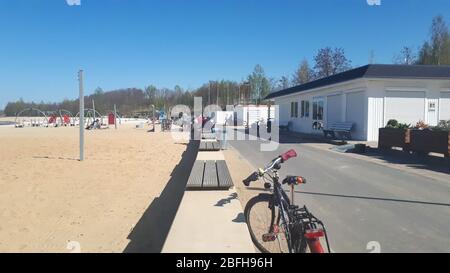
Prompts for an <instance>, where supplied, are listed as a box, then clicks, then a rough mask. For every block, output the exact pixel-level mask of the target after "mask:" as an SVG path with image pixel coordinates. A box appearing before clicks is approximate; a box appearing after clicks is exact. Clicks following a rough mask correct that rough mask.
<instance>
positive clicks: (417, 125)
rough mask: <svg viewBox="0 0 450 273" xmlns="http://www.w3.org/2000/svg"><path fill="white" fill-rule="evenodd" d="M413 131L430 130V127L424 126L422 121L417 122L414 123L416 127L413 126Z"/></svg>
mask: <svg viewBox="0 0 450 273" xmlns="http://www.w3.org/2000/svg"><path fill="white" fill-rule="evenodd" d="M414 129H419V130H424V129H430V126H429V125H428V124H426V123H425V122H424V121H423V120H419V122H417V123H416V126H414Z"/></svg>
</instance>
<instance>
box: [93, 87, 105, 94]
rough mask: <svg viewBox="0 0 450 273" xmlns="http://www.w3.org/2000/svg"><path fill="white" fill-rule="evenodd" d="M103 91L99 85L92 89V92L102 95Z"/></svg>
mask: <svg viewBox="0 0 450 273" xmlns="http://www.w3.org/2000/svg"><path fill="white" fill-rule="evenodd" d="M103 93H104V92H103V89H102V88H101V87H97V88H96V89H95V90H94V94H95V95H97V96H98V95H102V94H103Z"/></svg>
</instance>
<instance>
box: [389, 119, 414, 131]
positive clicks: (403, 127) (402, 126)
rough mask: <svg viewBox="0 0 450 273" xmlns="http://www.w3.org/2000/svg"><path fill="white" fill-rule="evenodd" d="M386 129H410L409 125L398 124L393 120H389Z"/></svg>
mask: <svg viewBox="0 0 450 273" xmlns="http://www.w3.org/2000/svg"><path fill="white" fill-rule="evenodd" d="M386 128H394V129H409V128H411V124H406V123H399V122H398V121H397V120H395V119H390V120H389V121H388V123H387V125H386Z"/></svg>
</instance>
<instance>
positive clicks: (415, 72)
mask: <svg viewBox="0 0 450 273" xmlns="http://www.w3.org/2000/svg"><path fill="white" fill-rule="evenodd" d="M360 78H386V79H450V66H436V65H387V64H369V65H365V66H361V67H358V68H355V69H351V70H348V71H345V72H342V73H339V74H336V75H333V76H330V77H326V78H322V79H318V80H315V81H312V82H308V83H305V84H302V85H298V86H294V87H291V88H288V89H284V90H280V91H276V92H272V93H270V94H269V95H267V97H266V99H273V98H277V97H281V96H286V95H290V94H294V93H298V92H304V91H308V90H311V89H315V88H320V87H325V86H328V85H332V84H337V83H342V82H347V81H351V80H355V79H360Z"/></svg>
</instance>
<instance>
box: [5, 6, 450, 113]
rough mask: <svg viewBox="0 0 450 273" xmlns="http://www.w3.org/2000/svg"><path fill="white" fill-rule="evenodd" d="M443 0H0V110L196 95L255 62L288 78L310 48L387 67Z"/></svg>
mask: <svg viewBox="0 0 450 273" xmlns="http://www.w3.org/2000/svg"><path fill="white" fill-rule="evenodd" d="M438 14H442V15H443V16H444V17H445V18H446V20H447V21H448V22H450V1H448V0H433V1H424V0H381V6H376V7H374V6H369V5H367V3H366V0H345V1H344V0H290V1H288V0H276V1H275V0H271V1H269V0H184V1H182V0H164V1H156V0H81V6H69V5H67V3H66V0H0V34H1V38H0V64H1V65H0V109H1V108H3V107H4V106H5V104H6V102H7V101H10V100H16V99H19V98H20V97H22V98H23V99H25V100H28V101H29V100H34V101H41V100H44V101H59V100H62V99H64V98H76V97H77V90H78V87H77V76H76V75H77V71H78V69H80V68H83V69H84V70H85V78H86V82H85V85H86V91H87V93H88V94H89V93H91V92H93V90H94V89H95V88H96V87H98V86H100V87H102V88H103V89H104V90H111V89H117V88H125V87H140V88H143V87H144V86H147V85H149V84H154V85H156V86H159V87H170V88H172V87H174V86H175V85H176V84H178V85H180V86H182V87H184V88H189V89H194V88H196V87H198V86H199V85H201V84H202V83H204V82H206V81H208V80H210V79H211V80H215V79H217V80H219V79H230V80H238V81H239V80H241V79H243V78H244V77H246V75H248V74H249V73H250V72H251V71H252V69H253V67H254V66H255V64H261V65H262V66H263V67H264V69H265V71H266V73H267V74H268V76H271V77H280V76H282V75H291V74H292V72H293V71H294V70H295V69H296V67H297V66H298V63H299V62H300V60H301V59H303V58H304V57H306V58H307V59H311V58H312V56H313V55H314V54H315V53H316V51H317V49H318V48H321V47H325V46H332V47H343V48H345V50H346V53H347V55H348V57H349V58H350V59H351V60H352V61H353V62H352V64H353V66H359V65H364V64H367V62H368V59H369V53H370V51H371V50H373V51H374V53H375V61H376V62H378V63H390V62H391V61H392V58H393V56H394V54H395V53H397V52H398V51H400V49H401V48H402V46H404V45H408V46H414V47H418V46H419V45H420V44H421V43H422V42H423V41H424V40H425V39H426V38H427V37H428V33H429V26H430V23H431V20H432V18H433V17H434V16H435V15H438Z"/></svg>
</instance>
